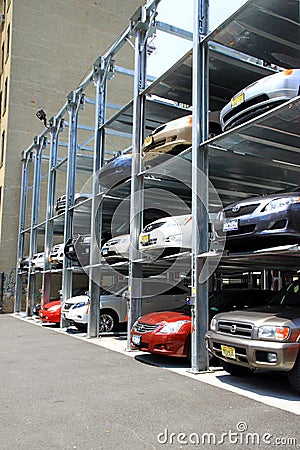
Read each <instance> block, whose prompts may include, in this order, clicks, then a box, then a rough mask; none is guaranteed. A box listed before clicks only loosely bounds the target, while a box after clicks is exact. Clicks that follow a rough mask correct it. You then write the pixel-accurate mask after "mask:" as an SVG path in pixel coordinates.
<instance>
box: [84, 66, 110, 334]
mask: <svg viewBox="0 0 300 450" xmlns="http://www.w3.org/2000/svg"><path fill="white" fill-rule="evenodd" d="M98 63H99V64H98V65H97V66H96V65H95V67H94V71H95V73H94V77H95V80H94V81H95V82H96V108H95V137H94V162H93V198H92V212H91V219H92V220H91V245H90V266H91V267H90V273H89V292H90V307H89V320H88V337H97V336H98V335H99V310H100V303H99V301H100V280H101V267H100V263H101V254H100V249H99V245H100V243H101V235H102V205H101V204H100V199H99V197H97V194H98V193H99V177H98V171H99V169H101V167H102V166H103V164H104V139H105V129H104V127H102V125H103V124H104V122H105V111H106V89H107V74H108V70H110V67H109V66H110V57H109V58H108V59H107V61H106V60H105V59H104V58H100V60H99V61H98Z"/></svg>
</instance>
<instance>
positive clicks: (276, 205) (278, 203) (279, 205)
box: [264, 197, 300, 212]
mask: <svg viewBox="0 0 300 450" xmlns="http://www.w3.org/2000/svg"><path fill="white" fill-rule="evenodd" d="M299 202H300V197H283V198H277V199H275V200H272V201H271V202H270V203H268V204H267V206H266V207H265V209H264V211H266V212H272V211H275V210H280V209H285V208H286V207H287V206H288V205H291V204H292V203H299Z"/></svg>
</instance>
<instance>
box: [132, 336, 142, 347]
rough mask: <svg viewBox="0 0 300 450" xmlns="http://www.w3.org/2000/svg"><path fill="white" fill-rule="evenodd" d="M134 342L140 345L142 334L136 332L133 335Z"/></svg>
mask: <svg viewBox="0 0 300 450" xmlns="http://www.w3.org/2000/svg"><path fill="white" fill-rule="evenodd" d="M132 343H133V344H134V345H140V343H141V336H138V335H137V334H134V335H133V336H132Z"/></svg>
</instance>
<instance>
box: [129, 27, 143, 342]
mask: <svg viewBox="0 0 300 450" xmlns="http://www.w3.org/2000/svg"><path fill="white" fill-rule="evenodd" d="M146 35H147V29H145V27H140V28H137V30H136V38H135V76H134V98H133V135H132V166H131V194H130V248H129V280H128V281H129V283H128V292H129V294H128V322H127V350H128V351H129V350H130V330H131V327H132V324H133V323H134V322H135V320H136V319H137V317H139V316H140V315H141V303H142V302H141V297H142V265H141V263H139V262H136V261H137V260H138V259H139V251H138V248H139V235H140V232H141V227H142V211H143V195H142V187H143V179H142V176H141V175H140V173H141V168H142V154H141V147H142V143H143V137H144V123H145V95H143V94H141V92H142V91H143V90H144V89H145V87H146V73H147V71H146V58H147V45H146V40H147V39H146Z"/></svg>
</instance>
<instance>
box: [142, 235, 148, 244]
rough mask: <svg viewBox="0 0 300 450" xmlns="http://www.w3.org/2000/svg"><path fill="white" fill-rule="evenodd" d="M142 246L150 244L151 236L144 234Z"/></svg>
mask: <svg viewBox="0 0 300 450" xmlns="http://www.w3.org/2000/svg"><path fill="white" fill-rule="evenodd" d="M141 241H142V244H148V242H149V234H143V235H142V237H141Z"/></svg>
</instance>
